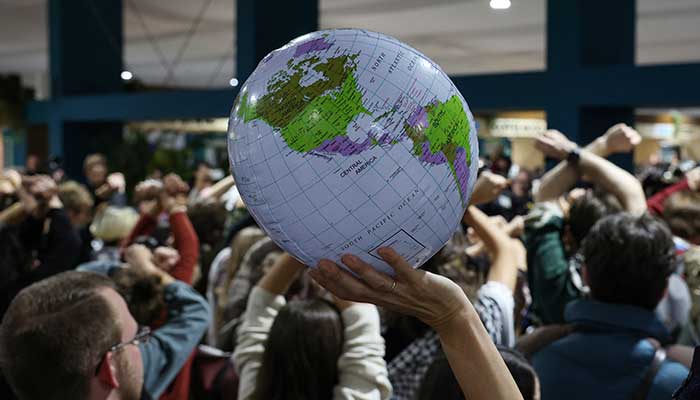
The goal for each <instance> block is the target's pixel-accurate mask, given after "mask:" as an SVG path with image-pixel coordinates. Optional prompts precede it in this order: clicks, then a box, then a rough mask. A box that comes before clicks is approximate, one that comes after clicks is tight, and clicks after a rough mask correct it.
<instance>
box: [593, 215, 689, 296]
mask: <svg viewBox="0 0 700 400" xmlns="http://www.w3.org/2000/svg"><path fill="white" fill-rule="evenodd" d="M581 254H582V255H583V258H584V263H585V266H586V271H587V274H588V285H589V286H590V288H591V296H592V297H593V298H594V299H595V300H598V301H603V302H607V303H618V304H629V305H634V306H639V307H643V308H646V309H649V310H653V309H654V308H655V307H656V305H657V304H658V303H659V301H660V300H661V298H662V297H663V294H664V291H665V290H666V286H667V284H668V277H669V275H671V272H672V271H673V269H674V267H675V266H676V255H675V247H674V244H673V237H672V236H671V232H670V231H669V230H668V228H667V227H666V225H665V224H664V223H663V222H662V221H660V220H658V219H656V218H654V217H652V216H650V215H648V214H644V215H641V216H635V215H632V214H629V213H619V214H615V215H611V216H608V217H605V218H603V219H601V220H600V221H598V222H597V223H596V224H595V225H594V226H593V228H592V229H591V231H590V232H589V233H588V236H586V239H585V240H584V241H583V244H582V246H581Z"/></svg>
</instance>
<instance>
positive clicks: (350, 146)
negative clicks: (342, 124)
mask: <svg viewBox="0 0 700 400" xmlns="http://www.w3.org/2000/svg"><path fill="white" fill-rule="evenodd" d="M371 145H372V139H371V138H367V139H365V140H364V141H363V142H355V141H353V140H352V139H350V138H349V137H347V136H345V135H343V136H337V137H335V138H333V139H328V140H325V141H324V142H323V143H322V144H321V145H320V146H318V147H317V148H316V151H319V152H325V153H337V154H342V155H344V156H352V155H355V154H360V153H362V152H363V151H365V150H367V149H368V148H369V147H370V146H371Z"/></svg>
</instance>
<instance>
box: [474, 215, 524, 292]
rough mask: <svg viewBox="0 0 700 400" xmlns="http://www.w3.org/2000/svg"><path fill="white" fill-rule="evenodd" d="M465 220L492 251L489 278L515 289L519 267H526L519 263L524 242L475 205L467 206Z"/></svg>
mask: <svg viewBox="0 0 700 400" xmlns="http://www.w3.org/2000/svg"><path fill="white" fill-rule="evenodd" d="M463 221H464V222H465V223H466V224H468V225H469V226H471V227H472V228H474V231H475V232H476V234H477V235H478V236H479V237H480V238H481V240H482V241H483V242H484V245H486V248H487V249H488V250H489V251H490V252H491V256H492V257H491V268H490V270H489V275H488V280H489V281H496V282H501V283H503V284H504V285H506V286H507V287H508V288H509V289H510V290H511V292H512V291H514V290H515V285H516V282H517V280H518V267H521V266H522V267H524V265H518V263H520V262H522V256H523V254H524V253H523V252H524V249H523V246H522V244H520V242H519V241H518V240H517V239H512V238H511V237H510V236H509V235H508V233H506V232H505V231H504V230H502V229H500V228H499V227H498V226H496V225H495V224H494V223H493V222H491V220H490V219H489V217H488V216H487V215H486V214H484V213H483V212H482V211H481V210H479V209H478V208H476V207H474V206H471V207H469V208H467V211H466V212H465V213H464V220H463Z"/></svg>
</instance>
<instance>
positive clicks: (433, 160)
mask: <svg viewBox="0 0 700 400" xmlns="http://www.w3.org/2000/svg"><path fill="white" fill-rule="evenodd" d="M422 148H423V153H421V156H420V160H421V161H424V162H427V163H429V164H435V165H440V164H444V163H446V162H447V158H446V157H445V155H444V154H442V152H441V151H438V152H437V153H435V154H433V153H431V152H430V143H429V142H428V141H427V140H426V141H425V142H423V145H422Z"/></svg>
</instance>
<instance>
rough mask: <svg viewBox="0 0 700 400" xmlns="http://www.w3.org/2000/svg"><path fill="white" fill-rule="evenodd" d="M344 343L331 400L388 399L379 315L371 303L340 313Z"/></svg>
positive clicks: (388, 391)
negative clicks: (338, 372)
mask: <svg viewBox="0 0 700 400" xmlns="http://www.w3.org/2000/svg"><path fill="white" fill-rule="evenodd" d="M342 318H343V323H344V324H345V344H344V345H343V354H342V355H341V356H340V359H339V360H338V369H339V371H340V379H339V382H338V385H337V386H336V387H335V388H334V389H333V398H334V399H336V400H339V399H343V400H345V399H347V400H350V399H359V400H380V399H388V398H389V397H391V383H390V382H389V378H388V372H387V369H386V363H385V362H384V350H385V347H384V338H382V336H381V334H380V323H379V313H378V312H377V307H375V306H373V305H371V304H355V305H352V306H350V307H348V308H347V309H345V310H344V311H343V312H342Z"/></svg>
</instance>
